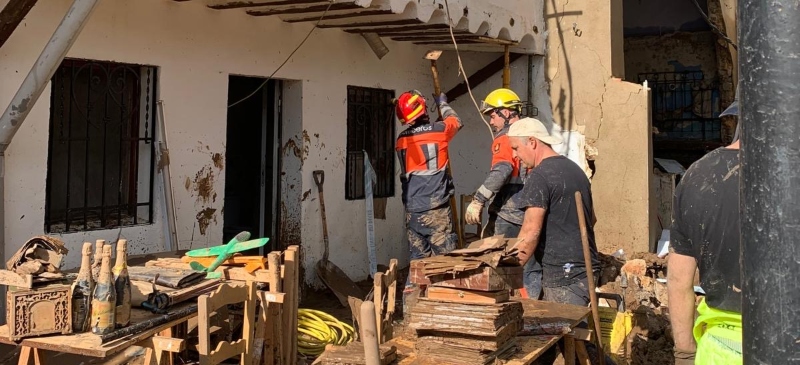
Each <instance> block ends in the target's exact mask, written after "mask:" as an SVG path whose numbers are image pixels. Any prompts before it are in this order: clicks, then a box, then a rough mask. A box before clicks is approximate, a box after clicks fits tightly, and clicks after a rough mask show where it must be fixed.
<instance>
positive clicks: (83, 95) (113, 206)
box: [45, 59, 157, 233]
mask: <svg viewBox="0 0 800 365" xmlns="http://www.w3.org/2000/svg"><path fill="white" fill-rule="evenodd" d="M156 80H157V77H156V69H155V68H153V67H149V66H141V65H131V64H123V63H112V62H99V61H88V60H75V59H66V60H64V61H63V62H62V63H61V66H60V67H59V68H58V70H57V71H56V73H55V75H54V76H53V79H52V92H51V100H50V142H49V152H48V166H47V167H48V169H47V198H46V200H47V201H46V209H45V231H46V232H48V233H61V232H79V231H91V230H98V229H111V228H116V227H123V226H132V225H139V224H148V223H152V222H153V171H154V165H155V163H154V162H155V161H154V157H155V144H154V143H153V142H154V138H155V129H156V128H155V127H156V126H155V120H156V119H155V111H156V107H155V103H156V99H155V90H156Z"/></svg>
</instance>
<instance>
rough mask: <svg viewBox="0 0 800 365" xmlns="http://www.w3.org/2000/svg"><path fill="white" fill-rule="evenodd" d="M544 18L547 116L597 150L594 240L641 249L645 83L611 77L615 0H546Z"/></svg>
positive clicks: (618, 25)
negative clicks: (549, 112)
mask: <svg viewBox="0 0 800 365" xmlns="http://www.w3.org/2000/svg"><path fill="white" fill-rule="evenodd" d="M545 18H546V19H547V32H548V41H547V61H546V62H547V65H546V67H547V73H546V77H547V80H548V81H549V82H550V101H551V103H552V109H553V116H554V121H555V122H556V123H558V124H560V125H561V126H562V127H563V128H565V129H570V130H578V131H583V132H584V133H585V135H586V138H587V142H588V143H589V144H590V145H591V146H592V147H594V148H596V150H597V156H596V158H595V169H596V172H595V175H594V177H593V179H592V195H593V198H594V207H595V212H596V214H597V219H598V222H597V225H596V226H595V235H596V239H597V243H598V247H599V249H600V250H601V251H604V252H612V251H615V250H617V249H619V248H623V249H624V250H625V251H626V252H634V251H647V250H648V249H649V248H650V242H651V240H654V239H655V234H656V232H655V231H656V230H655V229H652V230H651V220H652V219H653V218H654V217H655V214H654V213H655V212H654V210H652V207H651V203H650V189H651V187H650V185H651V184H650V180H651V171H652V156H651V153H650V151H651V134H650V131H651V128H650V124H651V123H650V107H649V105H650V104H649V95H650V91H649V90H647V89H643V88H642V86H641V85H637V84H633V83H628V82H624V81H620V80H619V79H617V78H621V77H624V76H625V70H624V59H623V56H624V55H623V50H622V36H623V34H622V0H612V1H610V2H589V1H572V0H547V1H545ZM651 231H652V232H651Z"/></svg>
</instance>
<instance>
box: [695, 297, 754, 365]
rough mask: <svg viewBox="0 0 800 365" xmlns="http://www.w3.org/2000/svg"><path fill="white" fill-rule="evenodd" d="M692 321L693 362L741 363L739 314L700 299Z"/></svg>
mask: <svg viewBox="0 0 800 365" xmlns="http://www.w3.org/2000/svg"><path fill="white" fill-rule="evenodd" d="M697 312H698V313H699V314H700V316H698V317H697V320H696V321H695V323H694V330H693V334H694V338H695V341H697V353H696V354H695V364H698V365H739V364H742V315H741V314H739V313H735V312H729V311H724V310H721V309H717V308H712V307H709V306H708V304H706V300H705V299H703V300H702V301H701V302H700V305H699V306H698V307H697Z"/></svg>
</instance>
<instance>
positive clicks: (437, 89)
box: [424, 50, 442, 117]
mask: <svg viewBox="0 0 800 365" xmlns="http://www.w3.org/2000/svg"><path fill="white" fill-rule="evenodd" d="M441 56H442V51H441V50H433V51H428V53H426V54H425V57H424V58H425V59H426V60H430V61H431V74H433V93H434V94H435V95H436V96H437V97H438V96H439V94H441V93H442V85H441V84H440V83H439V69H438V68H437V67H436V60H438V59H439V57H441ZM441 114H442V111H441V110H440V111H439V116H440V117H441V116H442V115H441Z"/></svg>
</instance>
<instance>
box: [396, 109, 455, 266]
mask: <svg viewBox="0 0 800 365" xmlns="http://www.w3.org/2000/svg"><path fill="white" fill-rule="evenodd" d="M439 108H440V110H441V111H442V117H443V120H437V121H436V122H432V123H431V122H429V121H428V119H427V117H423V118H420V119H419V120H418V121H417V123H415V124H414V125H412V126H410V127H409V128H408V129H406V130H404V131H403V132H402V133H400V136H399V137H397V144H396V150H397V157H398V158H399V160H400V168H401V170H402V176H401V178H400V180H401V182H402V185H403V204H404V205H405V208H406V229H407V234H408V242H409V249H410V251H411V259H412V260H416V259H420V258H424V257H429V256H432V255H441V254H444V253H447V252H450V251H452V250H454V249H455V248H456V244H457V243H458V237H457V236H456V234H455V233H454V231H453V221H452V216H451V210H450V205H449V200H450V196H452V195H453V191H454V190H455V188H454V186H453V178H452V176H450V174H449V173H448V171H447V163H448V161H449V156H448V153H447V148H448V145H449V144H450V141H451V140H452V139H453V137H455V135H456V133H458V131H459V130H460V129H461V120H460V119H459V118H458V115H457V114H456V113H455V111H453V109H451V108H450V106H449V105H448V104H447V103H446V102H441V103H440V104H439Z"/></svg>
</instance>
